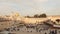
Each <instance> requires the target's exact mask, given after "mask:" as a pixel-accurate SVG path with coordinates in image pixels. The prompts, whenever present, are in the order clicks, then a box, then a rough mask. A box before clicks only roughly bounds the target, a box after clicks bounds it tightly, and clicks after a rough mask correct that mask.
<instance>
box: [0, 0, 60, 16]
mask: <svg viewBox="0 0 60 34" xmlns="http://www.w3.org/2000/svg"><path fill="white" fill-rule="evenodd" d="M11 12H19V13H20V14H21V15H34V14H41V13H46V14H48V15H60V0H0V14H1V15H6V14H10V13H11Z"/></svg>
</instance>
